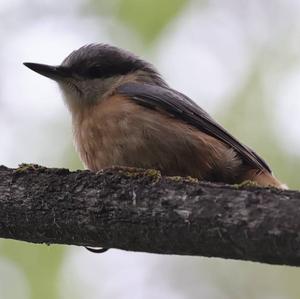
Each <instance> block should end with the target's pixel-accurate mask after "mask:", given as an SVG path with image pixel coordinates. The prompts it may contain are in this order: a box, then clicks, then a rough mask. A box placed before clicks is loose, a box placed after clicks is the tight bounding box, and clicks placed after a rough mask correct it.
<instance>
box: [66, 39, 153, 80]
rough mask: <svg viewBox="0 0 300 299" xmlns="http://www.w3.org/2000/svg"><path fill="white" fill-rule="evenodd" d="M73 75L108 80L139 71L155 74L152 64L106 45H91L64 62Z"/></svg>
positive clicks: (75, 52)
mask: <svg viewBox="0 0 300 299" xmlns="http://www.w3.org/2000/svg"><path fill="white" fill-rule="evenodd" d="M62 67H66V68H68V69H69V70H70V71H72V73H73V74H76V75H79V76H81V77H83V78H90V79H95V78H108V77H112V76H115V75H126V74H128V73H132V72H135V71H138V70H142V71H146V72H154V73H156V71H155V70H154V68H153V67H152V65H151V64H149V63H147V62H146V61H144V60H142V59H140V58H138V57H137V56H135V55H134V54H132V53H130V52H127V51H125V50H122V49H119V48H117V47H113V46H110V45H106V44H90V45H86V46H83V47H81V48H79V49H78V50H75V51H73V52H72V53H71V54H70V55H69V56H68V57H67V58H65V60H64V61H63V62H62Z"/></svg>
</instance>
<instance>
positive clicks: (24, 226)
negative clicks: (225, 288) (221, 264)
mask: <svg viewBox="0 0 300 299" xmlns="http://www.w3.org/2000/svg"><path fill="white" fill-rule="evenodd" d="M0 207H1V209H0V237H2V238H10V239H16V240H24V241H28V242H34V243H47V244H52V243H59V244H72V245H84V246H101V247H107V248H120V249H125V250H132V251H145V252H152V253H163V254H180V255H198V256H208V257H222V258H233V259H241V260H251V261H258V262H264V263H271V264H287V265H294V266H296V265H300V192H296V191H280V190H275V189H263V188H258V187H246V188H241V186H228V185H217V184H211V183H205V182H198V181H196V180H194V179H189V178H186V179H184V178H179V177H174V178H170V177H161V176H160V173H159V172H157V171H154V170H146V171H144V170H134V169H118V168H113V169H107V170H105V171H102V172H99V173H97V174H95V173H92V172H89V171H76V172H69V171H68V170H66V169H47V168H43V167H40V166H36V165H30V166H24V165H23V166H21V167H20V168H18V169H9V168H6V167H4V166H0Z"/></svg>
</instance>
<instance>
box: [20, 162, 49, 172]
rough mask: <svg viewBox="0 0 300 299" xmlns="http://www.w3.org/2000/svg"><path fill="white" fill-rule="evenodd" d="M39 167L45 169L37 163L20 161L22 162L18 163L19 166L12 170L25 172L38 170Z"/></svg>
mask: <svg viewBox="0 0 300 299" xmlns="http://www.w3.org/2000/svg"><path fill="white" fill-rule="evenodd" d="M40 169H45V167H44V166H40V165H37V164H31V163H28V164H27V163H22V164H19V167H18V168H16V169H15V171H14V172H16V173H22V172H26V171H28V170H40Z"/></svg>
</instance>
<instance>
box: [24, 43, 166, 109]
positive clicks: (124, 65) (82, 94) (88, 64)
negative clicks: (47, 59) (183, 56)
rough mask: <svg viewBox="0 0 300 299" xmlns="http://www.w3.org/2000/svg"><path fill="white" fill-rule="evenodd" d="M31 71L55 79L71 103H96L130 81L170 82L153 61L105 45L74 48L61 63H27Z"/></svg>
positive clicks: (158, 83)
mask: <svg viewBox="0 0 300 299" xmlns="http://www.w3.org/2000/svg"><path fill="white" fill-rule="evenodd" d="M24 65H25V66H27V67H28V68H30V69H31V70H33V71H35V72H37V73H39V74H41V75H43V76H46V77H48V78H50V79H52V80H55V81H56V82H57V83H58V84H59V85H60V87H61V89H62V91H63V94H64V96H65V99H66V102H67V104H68V106H71V107H72V106H73V105H76V106H78V105H79V106H80V105H84V104H91V103H95V102H97V101H99V100H101V99H102V98H103V96H104V95H105V94H108V93H109V92H112V91H113V90H114V88H115V87H117V86H118V85H119V84H122V82H126V81H130V80H132V81H140V82H145V83H150V84H155V85H166V83H165V82H164V81H163V79H162V78H161V77H160V75H159V74H158V73H157V72H156V70H155V69H154V68H153V66H152V65H151V64H149V63H148V62H146V61H144V60H142V59H140V58H138V57H137V56H135V55H134V54H132V53H130V52H128V51H125V50H122V49H119V48H117V47H113V46H109V45H105V44H91V45H86V46H83V47H81V48H79V49H78V50H75V51H73V52H72V53H71V54H70V55H69V56H68V57H67V58H65V59H64V61H63V62H62V63H61V64H60V65H58V66H51V65H45V64H38V63H30V62H25V63H24Z"/></svg>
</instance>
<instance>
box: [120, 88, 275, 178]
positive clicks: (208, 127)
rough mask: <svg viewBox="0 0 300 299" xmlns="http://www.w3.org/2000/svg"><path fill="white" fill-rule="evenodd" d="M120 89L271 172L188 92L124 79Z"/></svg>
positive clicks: (249, 162)
mask: <svg viewBox="0 0 300 299" xmlns="http://www.w3.org/2000/svg"><path fill="white" fill-rule="evenodd" d="M117 92H118V93H120V94H122V95H125V96H128V97H129V98H131V99H132V100H133V101H135V102H136V103H137V104H139V105H142V106H145V107H147V108H149V109H163V110H165V111H167V112H168V113H170V114H171V115H173V116H174V117H176V118H178V119H180V120H182V121H184V122H186V123H188V124H190V125H192V126H194V127H195V128H197V129H199V130H200V131H202V132H204V133H206V134H208V135H210V136H213V137H215V138H216V139H218V140H221V141H222V142H224V143H225V144H227V145H228V146H230V147H232V148H233V149H234V150H235V151H236V152H238V153H239V154H240V156H241V158H242V159H243V161H244V162H246V163H247V164H248V165H250V166H252V167H254V168H257V169H260V170H267V171H268V172H271V170H270V168H269V166H268V165H267V163H266V162H265V161H264V160H263V159H262V158H260V157H259V156H258V155H257V154H256V153H255V152H254V151H252V150H251V149H250V148H248V147H247V146H245V145H243V144H241V143H240V142H239V141H238V140H237V139H236V138H234V137H233V136H232V135H231V134H230V133H228V132H227V131H226V130H225V129H224V128H223V127H222V126H221V125H219V124H218V123H217V122H215V121H214V120H213V119H212V118H211V117H210V116H209V114H207V113H206V112H205V111H204V110H203V109H201V108H200V107H199V106H198V105H197V104H196V103H195V102H193V101H192V100H191V99H190V98H188V97H187V96H185V95H183V94H181V93H179V92H177V91H175V90H173V89H170V88H166V87H160V86H154V85H150V84H144V83H125V84H122V85H121V86H119V87H118V88H117Z"/></svg>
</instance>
